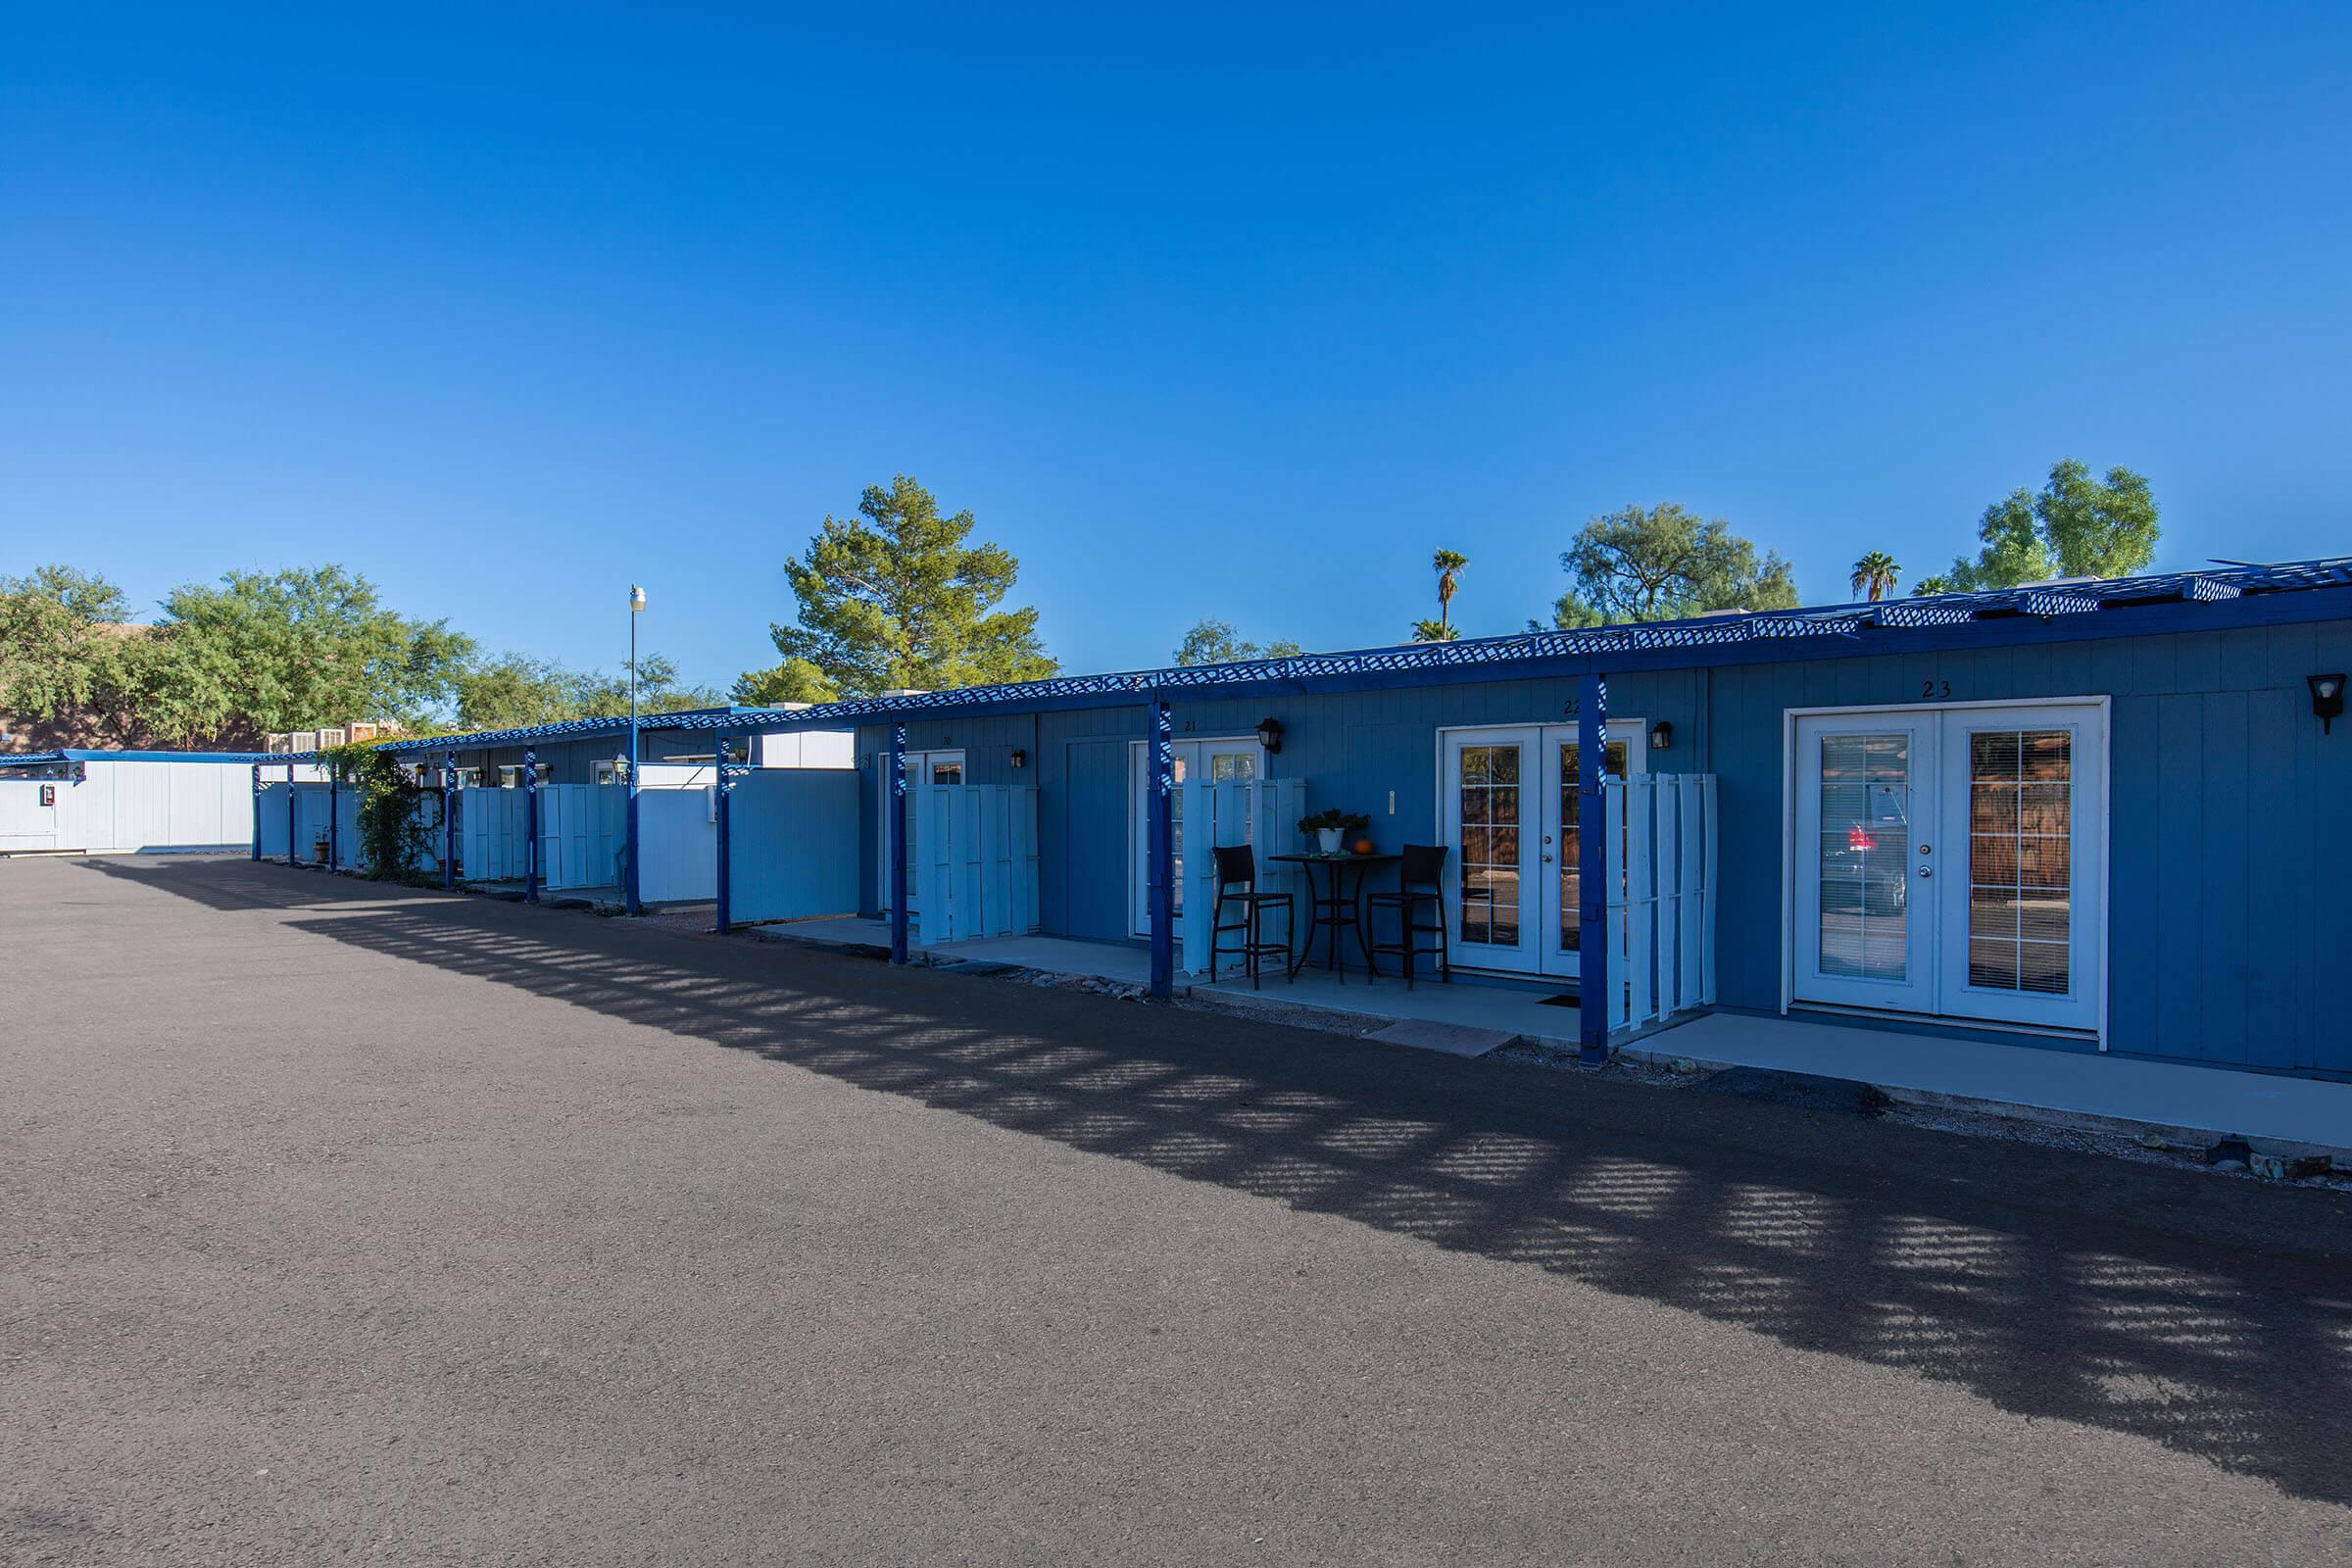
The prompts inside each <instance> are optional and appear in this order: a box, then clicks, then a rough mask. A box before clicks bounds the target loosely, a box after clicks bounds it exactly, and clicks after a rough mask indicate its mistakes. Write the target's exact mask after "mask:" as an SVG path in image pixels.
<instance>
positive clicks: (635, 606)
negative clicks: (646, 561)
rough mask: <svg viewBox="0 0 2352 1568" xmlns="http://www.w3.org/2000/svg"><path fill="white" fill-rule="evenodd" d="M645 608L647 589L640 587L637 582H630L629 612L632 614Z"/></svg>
mask: <svg viewBox="0 0 2352 1568" xmlns="http://www.w3.org/2000/svg"><path fill="white" fill-rule="evenodd" d="M644 608H645V590H644V589H642V588H640V587H638V586H637V585H636V584H635V583H631V584H629V613H631V614H635V613H637V612H639V611H641V610H643V609H644Z"/></svg>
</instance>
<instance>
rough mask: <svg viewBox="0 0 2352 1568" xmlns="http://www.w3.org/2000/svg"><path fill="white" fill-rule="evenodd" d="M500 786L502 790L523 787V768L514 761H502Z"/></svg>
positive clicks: (499, 771)
mask: <svg viewBox="0 0 2352 1568" xmlns="http://www.w3.org/2000/svg"><path fill="white" fill-rule="evenodd" d="M498 787H499V788H500V789H502V790H515V789H520V788H522V769H521V768H520V767H519V766H517V765H515V764H514V763H511V762H509V763H502V764H501V765H500V767H499V770H498Z"/></svg>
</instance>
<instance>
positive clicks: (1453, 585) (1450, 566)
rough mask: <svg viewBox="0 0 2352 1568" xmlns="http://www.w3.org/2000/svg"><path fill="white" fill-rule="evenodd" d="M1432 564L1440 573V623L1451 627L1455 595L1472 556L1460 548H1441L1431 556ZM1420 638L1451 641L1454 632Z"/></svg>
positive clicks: (1433, 640) (1432, 640)
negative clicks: (1464, 568)
mask: <svg viewBox="0 0 2352 1568" xmlns="http://www.w3.org/2000/svg"><path fill="white" fill-rule="evenodd" d="M1430 564H1431V565H1432V566H1433V567H1435V568H1436V570H1437V573H1438V624H1439V625H1441V626H1446V627H1448V628H1450V627H1451V626H1452V625H1453V596H1454V594H1455V593H1457V592H1458V591H1460V589H1461V586H1462V568H1463V567H1464V566H1467V565H1468V564H1470V558H1469V557H1468V556H1465V555H1463V554H1462V553H1461V552H1460V551H1458V550H1441V551H1439V552H1438V553H1437V554H1436V555H1434V556H1432V557H1431V558H1430ZM1420 640H1421V641H1423V642H1425V643H1428V642H1440V643H1443V642H1451V641H1452V640H1453V633H1452V632H1451V631H1450V630H1448V631H1447V633H1446V635H1445V636H1443V637H1424V638H1422V639H1420Z"/></svg>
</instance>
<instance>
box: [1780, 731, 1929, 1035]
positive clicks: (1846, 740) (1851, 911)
mask: <svg viewBox="0 0 2352 1568" xmlns="http://www.w3.org/2000/svg"><path fill="white" fill-rule="evenodd" d="M1936 744H1937V728H1936V715H1934V714H1921V715H1912V714H1906V713H1889V714H1883V715H1882V714H1870V715H1855V716H1837V717H1824V718H1800V719H1798V720H1797V759H1798V762H1797V776H1796V781H1795V782H1796V791H1797V823H1796V844H1795V852H1796V855H1797V894H1798V897H1797V914H1796V931H1795V946H1796V954H1795V956H1796V984H1795V994H1796V996H1797V997H1798V999H1799V1000H1803V1001H1812V1002H1837V1003H1842V1004H1845V1005H1850V1006H1865V1007H1899V1008H1907V1009H1915V1010H1924V1009H1926V1008H1928V1007H1930V1006H1932V1005H1933V1002H1934V998H1935V992H1936V987H1935V977H1934V973H1933V970H1934V956H1935V951H1936V950H1935V931H1936V922H1935V919H1934V913H1933V900H1932V898H1931V897H1930V895H1931V894H1932V893H1933V892H1934V889H1933V887H1932V886H1930V885H1929V884H1931V883H1932V882H1933V880H1934V874H1935V873H1934V856H1935V853H1936V852H1935V846H1934V843H1933V842H1932V840H1933V835H1934V831H1935V829H1934V823H1935V819H1936V818H1935V812H1934V809H1933V806H1934V800H1935V790H1936V770H1935V765H1934V757H1935V753H1936ZM1921 823H1925V824H1926V825H1927V832H1925V833H1920V832H1917V831H1915V827H1916V826H1917V825H1919V824H1921ZM1914 884H1918V886H1917V888H1916V890H1915V887H1914ZM1923 909H1924V910H1925V911H1926V913H1925V915H1924V917H1921V911H1922V910H1923Z"/></svg>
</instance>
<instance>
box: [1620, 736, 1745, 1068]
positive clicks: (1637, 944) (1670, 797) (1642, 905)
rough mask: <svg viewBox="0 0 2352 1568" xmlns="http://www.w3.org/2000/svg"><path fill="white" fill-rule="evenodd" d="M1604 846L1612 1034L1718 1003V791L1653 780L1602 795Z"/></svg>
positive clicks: (1702, 781)
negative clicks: (1612, 862) (1607, 850)
mask: <svg viewBox="0 0 2352 1568" xmlns="http://www.w3.org/2000/svg"><path fill="white" fill-rule="evenodd" d="M1602 799H1603V801H1604V803H1605V805H1606V808H1607V814H1606V827H1605V832H1606V834H1607V838H1608V842H1609V843H1610V844H1611V845H1612V846H1615V847H1616V848H1617V850H1618V853H1619V855H1620V856H1621V857H1622V859H1623V863H1622V865H1620V866H1619V867H1618V868H1617V869H1618V874H1617V875H1615V876H1613V877H1611V878H1610V879H1609V951H1610V953H1611V954H1612V968H1613V971H1614V972H1612V973H1611V975H1610V977H1609V978H1610V982H1611V984H1610V998H1609V1025H1610V1027H1611V1028H1612V1029H1629V1028H1635V1027H1638V1026H1640V1025H1642V1024H1645V1023H1651V1022H1655V1021H1656V1020H1658V1019H1662V1018H1670V1017H1673V1016H1674V1015H1675V1014H1676V1013H1678V1012H1686V1011H1689V1010H1690V1009H1691V1008H1693V1007H1702V1006H1705V1005H1709V1004H1711V1003H1712V1002H1713V1001H1714V1000H1715V882H1716V867H1717V863H1718V860H1717V845H1716V822H1717V818H1716V814H1715V801H1716V784H1715V779H1714V776H1713V775H1712V774H1696V773H1651V774H1640V775H1637V776H1635V777H1634V778H1631V779H1624V780H1619V779H1611V780H1608V781H1607V782H1606V783H1605V784H1604V785H1603V786H1602Z"/></svg>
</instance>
